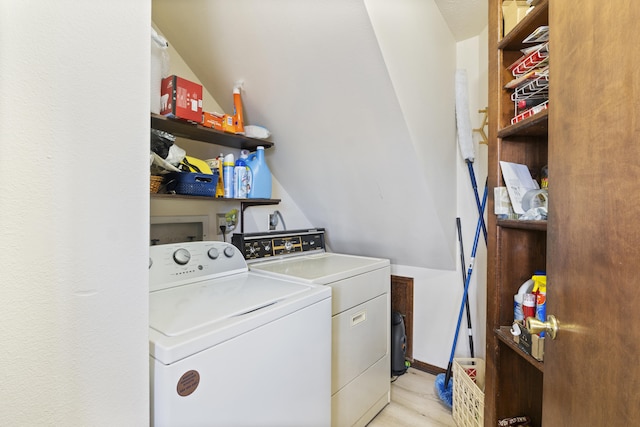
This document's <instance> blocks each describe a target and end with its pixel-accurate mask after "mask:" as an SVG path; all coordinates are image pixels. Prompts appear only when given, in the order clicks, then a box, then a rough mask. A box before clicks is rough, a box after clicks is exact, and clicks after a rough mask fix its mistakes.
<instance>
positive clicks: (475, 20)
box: [435, 0, 488, 41]
mask: <svg viewBox="0 0 640 427" xmlns="http://www.w3.org/2000/svg"><path fill="white" fill-rule="evenodd" d="M435 3H436V4H437V5H438V9H440V13H442V17H443V18H444V20H445V21H446V22H447V25H448V26H449V29H450V30H451V33H452V34H453V36H454V37H455V39H456V40H457V41H462V40H466V39H468V38H471V37H475V36H477V35H478V34H480V32H481V31H482V30H483V29H484V28H485V27H486V26H487V19H488V16H487V14H488V3H487V0H435Z"/></svg>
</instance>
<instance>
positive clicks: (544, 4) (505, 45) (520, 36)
mask: <svg viewBox="0 0 640 427" xmlns="http://www.w3.org/2000/svg"><path fill="white" fill-rule="evenodd" d="M542 25H549V0H540V2H539V3H538V4H537V5H536V7H534V8H533V10H532V11H531V12H529V13H528V14H527V16H525V17H524V18H523V19H522V21H520V22H518V25H516V26H515V27H514V28H513V29H512V30H511V31H509V32H508V33H507V35H506V36H504V37H503V38H502V40H500V42H498V49H502V50H520V49H522V48H524V47H528V46H532V43H522V40H524V39H525V38H526V37H527V36H528V35H529V34H531V33H532V32H533V30H535V29H536V28H538V27H540V26H542Z"/></svg>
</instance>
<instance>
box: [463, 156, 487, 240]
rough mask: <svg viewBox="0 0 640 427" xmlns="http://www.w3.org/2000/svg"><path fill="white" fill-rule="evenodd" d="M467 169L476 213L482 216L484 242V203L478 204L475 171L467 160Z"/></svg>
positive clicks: (485, 230)
mask: <svg viewBox="0 0 640 427" xmlns="http://www.w3.org/2000/svg"><path fill="white" fill-rule="evenodd" d="M467 169H469V177H470V178H471V186H472V187H473V195H474V196H475V198H476V206H477V207H478V213H479V214H480V218H482V233H483V234H484V242H485V243H486V242H487V227H486V226H485V224H484V204H483V205H482V206H481V205H480V197H479V196H478V183H477V182H476V173H475V171H474V170H473V162H472V161H470V160H467ZM484 189H485V192H486V190H487V183H486V182H485V184H484Z"/></svg>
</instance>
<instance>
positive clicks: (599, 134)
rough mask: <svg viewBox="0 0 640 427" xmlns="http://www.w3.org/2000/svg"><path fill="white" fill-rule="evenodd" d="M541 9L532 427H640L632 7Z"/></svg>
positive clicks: (639, 234)
mask: <svg viewBox="0 0 640 427" xmlns="http://www.w3.org/2000/svg"><path fill="white" fill-rule="evenodd" d="M549 7H550V9H549V16H550V24H549V25H550V29H551V42H550V52H551V69H550V100H551V101H550V110H549V111H550V116H549V117H550V118H549V129H550V136H549V171H550V173H549V174H550V190H549V200H550V212H549V227H548V252H547V255H548V258H547V274H548V281H549V286H548V300H547V301H548V302H547V314H554V315H555V316H556V317H557V319H558V321H559V322H560V330H559V332H558V336H557V338H556V339H555V340H553V341H551V340H549V339H547V340H546V344H545V346H546V348H545V361H544V385H543V389H544V392H543V406H542V407H543V416H542V422H543V425H544V426H548V427H554V426H631V425H640V363H639V362H640V268H639V267H640V263H639V261H640V191H639V189H640V60H639V58H640V28H639V27H640V4H638V2H636V1H632V0H617V1H611V2H609V1H595V0H587V1H582V2H568V1H553V2H550V6H549Z"/></svg>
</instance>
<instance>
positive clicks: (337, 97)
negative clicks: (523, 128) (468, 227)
mask: <svg viewBox="0 0 640 427" xmlns="http://www.w3.org/2000/svg"><path fill="white" fill-rule="evenodd" d="M467 1H471V2H472V3H477V2H475V1H472V0H467ZM485 1H486V0H485ZM365 3H370V4H369V7H370V8H371V7H373V4H374V3H376V1H375V0H372V1H370V2H363V1H362V0H322V1H320V0H268V1H265V0H233V1H232V0H188V1H175V0H153V3H152V5H153V9H152V12H153V21H154V23H155V24H156V25H157V26H158V28H159V29H160V31H161V32H162V33H163V34H164V35H165V36H166V37H167V38H168V40H169V42H170V43H171V44H172V45H173V46H174V47H175V49H176V50H177V51H178V52H179V53H180V55H181V56H182V58H183V59H184V60H185V61H186V62H187V64H189V66H190V68H191V69H192V70H193V72H194V73H195V74H196V75H197V76H198V78H199V80H200V81H201V82H202V84H203V85H204V86H205V87H206V88H207V90H208V91H209V92H210V93H211V94H212V95H213V96H214V98H215V99H216V101H218V103H219V104H220V106H221V107H222V108H223V109H224V110H225V111H226V112H231V111H232V110H233V107H232V96H231V89H232V87H233V85H234V82H236V81H243V82H244V86H243V104H244V107H245V108H244V110H245V111H244V112H245V122H246V123H249V124H258V125H263V126H266V127H267V128H269V129H270V130H271V132H272V134H273V139H274V141H275V142H276V145H275V147H274V149H271V150H268V152H267V161H268V163H269V165H270V168H271V171H272V173H273V174H274V176H275V177H276V179H277V180H278V181H279V182H280V184H281V185H282V186H283V187H284V188H285V190H286V192H287V193H288V194H289V195H290V196H291V197H292V198H293V200H294V202H295V203H296V204H297V205H298V206H299V207H300V209H301V210H302V211H303V212H304V214H305V216H307V217H308V218H309V220H310V221H311V223H312V224H313V225H315V226H318V227H326V228H327V230H328V240H329V244H330V246H331V249H332V250H333V251H335V252H345V253H357V254H361V255H369V256H379V257H385V258H389V259H390V260H391V261H392V263H395V264H402V265H411V266H419V267H428V268H436V269H453V268H454V267H455V245H456V238H455V230H454V227H451V226H450V224H451V218H454V217H455V156H456V151H455V150H456V148H455V147H456V142H455V117H454V109H455V108H454V102H453V99H452V98H453V96H452V94H453V75H454V72H453V71H454V69H455V41H456V38H455V37H454V36H453V35H452V32H449V31H450V30H447V26H449V27H451V24H450V23H445V21H444V20H442V17H441V16H440V13H439V12H438V7H444V6H440V5H438V7H435V3H432V2H431V0H425V1H417V0H402V1H398V2H397V3H396V2H393V3H395V4H396V5H403V7H404V13H405V14H406V13H411V12H412V10H411V8H414V7H417V8H418V9H417V10H420V11H422V13H423V14H424V15H425V16H426V15H428V18H429V19H430V21H429V22H431V23H433V25H431V24H430V25H429V26H432V27H434V28H433V29H432V30H431V31H434V32H435V34H436V35H435V36H432V35H428V37H432V38H433V40H431V42H429V43H432V44H433V43H437V44H439V45H442V46H441V47H440V48H438V49H439V50H436V52H438V53H437V54H438V55H439V56H440V57H439V58H435V59H436V60H437V61H438V62H435V64H437V67H435V66H433V65H430V67H432V68H431V69H429V70H426V71H425V73H423V74H425V76H424V77H422V79H423V80H425V81H428V80H429V74H430V75H432V76H434V78H433V79H434V80H436V81H431V82H430V85H431V87H430V88H429V92H428V93H421V94H420V102H421V103H422V104H424V105H425V107H424V108H426V110H425V111H422V112H417V113H420V114H416V112H415V111H414V112H413V113H412V114H410V113H411V112H410V111H407V110H408V107H407V106H408V105H410V103H408V102H405V101H404V100H403V99H399V95H398V92H397V89H398V88H399V87H400V86H401V85H398V84H395V83H394V82H393V81H392V80H393V79H392V76H390V71H389V69H388V64H387V63H385V55H384V54H383V52H382V51H381V46H380V44H379V41H378V39H377V37H383V36H384V35H381V34H376V31H375V30H374V28H373V26H372V18H371V17H370V15H369V12H371V11H369V12H368V11H367V5H365ZM445 3H450V2H445ZM378 4H379V5H382V4H384V7H388V4H387V3H384V2H378ZM449 6H450V5H447V10H449V11H451V10H452V8H451V7H449ZM380 7H382V6H379V7H378V10H381V9H380ZM425 7H427V9H426V10H425V9H424V8H425ZM485 9H486V7H485ZM436 15H437V16H436ZM485 16H486V12H485ZM484 26H485V25H483V26H482V27H481V29H482V28H484ZM396 28H398V31H401V30H402V27H401V26H399V27H396ZM481 29H480V30H481ZM480 30H478V32H479V31H480ZM468 31H471V30H470V27H467V26H466V25H465V28H464V32H465V34H466V32H468ZM441 34H445V36H444V37H442V36H441ZM438 35H440V36H438ZM410 36H411V35H408V36H407V37H410ZM424 43H425V41H424V40H423V41H419V43H417V45H418V46H420V45H422V44H424ZM408 56H409V57H411V56H420V52H417V51H416V52H410V51H409V52H408ZM433 60H434V58H429V61H430V63H431V64H434V62H433ZM408 61H413V58H409V59H408ZM398 68H402V67H398ZM392 74H396V75H400V74H401V71H396V72H394V73H392ZM400 78H402V76H401V75H400ZM414 86H415V87H416V88H418V89H416V94H418V93H419V92H420V91H421V90H420V85H418V84H417V82H416V84H414ZM423 92H424V91H423ZM407 96H409V95H407ZM205 109H206V106H205ZM411 116H420V118H419V121H420V122H421V123H420V124H417V125H413V126H412V124H411V123H410V122H411V120H410V119H409V118H408V117H411ZM414 121H417V120H414ZM434 135H435V136H436V137H434ZM428 153H430V155H429V154H428Z"/></svg>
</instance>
